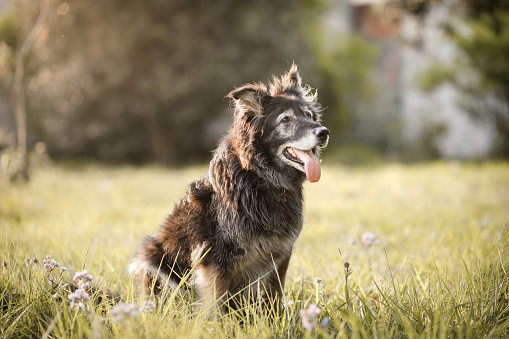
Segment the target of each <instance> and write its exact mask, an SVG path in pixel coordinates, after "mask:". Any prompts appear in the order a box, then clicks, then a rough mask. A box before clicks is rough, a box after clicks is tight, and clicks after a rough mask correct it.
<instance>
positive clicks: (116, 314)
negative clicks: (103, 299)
mask: <svg viewBox="0 0 509 339" xmlns="http://www.w3.org/2000/svg"><path fill="white" fill-rule="evenodd" d="M110 314H111V315H112V316H113V319H112V321H113V322H116V323H119V322H122V321H124V320H125V319H128V318H136V317H137V316H138V315H139V311H138V308H137V307H136V304H134V303H125V302H121V303H119V304H117V305H115V306H114V307H113V308H112V309H111V310H110Z"/></svg>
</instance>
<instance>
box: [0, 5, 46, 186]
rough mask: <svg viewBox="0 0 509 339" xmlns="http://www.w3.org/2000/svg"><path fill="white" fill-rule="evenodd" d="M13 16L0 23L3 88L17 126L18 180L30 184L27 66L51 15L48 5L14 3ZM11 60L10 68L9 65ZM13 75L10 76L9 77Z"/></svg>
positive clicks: (6, 17)
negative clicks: (26, 94) (26, 90)
mask: <svg viewBox="0 0 509 339" xmlns="http://www.w3.org/2000/svg"><path fill="white" fill-rule="evenodd" d="M13 10H14V12H11V13H8V14H7V15H6V16H5V17H4V18H3V20H2V21H1V22H0V40H2V41H3V42H4V46H3V48H2V52H3V53H2V54H3V55H2V59H3V62H2V63H3V67H2V68H3V70H4V71H3V72H2V73H3V76H2V77H1V78H2V81H3V82H4V86H5V87H7V88H8V91H9V92H10V94H11V105H12V108H13V111H14V115H15V122H16V153H15V155H16V159H13V160H14V161H16V162H17V163H18V166H16V167H17V168H19V176H20V179H21V180H23V181H27V180H28V158H27V117H26V116H27V114H26V105H25V68H26V67H25V64H26V63H28V62H29V60H28V59H29V56H30V55H29V53H30V52H31V49H32V45H33V44H34V43H35V42H36V40H37V39H38V38H40V35H41V32H43V29H44V25H45V22H46V18H47V16H48V12H49V1H48V0H38V1H15V2H14V9H13ZM9 59H10V60H11V62H12V63H11V64H10V67H9V65H8V63H9ZM8 73H10V74H8Z"/></svg>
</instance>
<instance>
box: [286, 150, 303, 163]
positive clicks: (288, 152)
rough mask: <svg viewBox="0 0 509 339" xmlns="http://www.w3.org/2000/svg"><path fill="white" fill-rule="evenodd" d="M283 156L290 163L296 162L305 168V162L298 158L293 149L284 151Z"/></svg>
mask: <svg viewBox="0 0 509 339" xmlns="http://www.w3.org/2000/svg"><path fill="white" fill-rule="evenodd" d="M283 155H284V156H285V157H286V158H287V159H288V160H290V161H293V162H296V163H297V164H299V165H301V166H302V167H304V162H303V161H302V160H300V159H299V158H298V157H297V152H295V149H294V148H293V147H287V148H285V149H284V151H283Z"/></svg>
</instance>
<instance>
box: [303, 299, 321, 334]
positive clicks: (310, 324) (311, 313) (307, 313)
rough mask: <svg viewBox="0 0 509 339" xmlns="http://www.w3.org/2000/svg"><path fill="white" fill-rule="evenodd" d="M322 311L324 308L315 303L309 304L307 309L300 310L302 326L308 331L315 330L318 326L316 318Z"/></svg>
mask: <svg viewBox="0 0 509 339" xmlns="http://www.w3.org/2000/svg"><path fill="white" fill-rule="evenodd" d="M321 313H322V310H320V308H319V307H318V306H316V305H315V304H311V305H309V307H308V308H307V309H305V310H304V309H302V310H300V318H301V321H302V327H304V329H305V330H306V331H308V332H311V331H313V329H314V328H315V326H316V320H317V319H318V317H319V316H320V314H321Z"/></svg>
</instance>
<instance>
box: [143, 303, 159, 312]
mask: <svg viewBox="0 0 509 339" xmlns="http://www.w3.org/2000/svg"><path fill="white" fill-rule="evenodd" d="M156 306H157V305H156V303H155V301H153V300H148V301H145V302H144V303H143V305H141V307H140V312H141V313H143V312H149V313H151V312H154V310H155V309H156Z"/></svg>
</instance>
